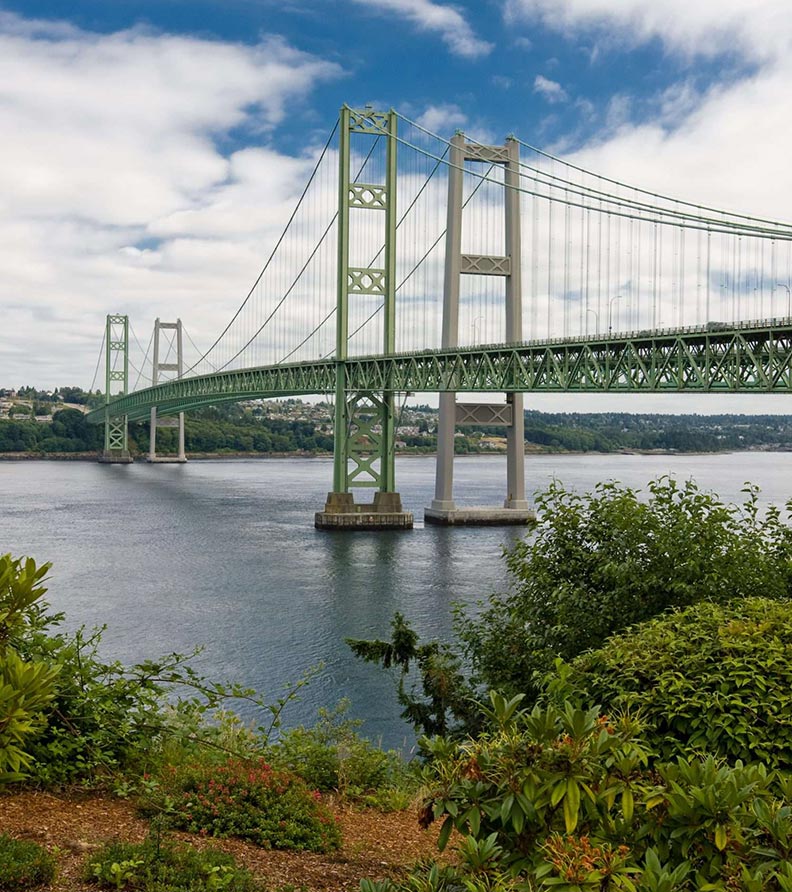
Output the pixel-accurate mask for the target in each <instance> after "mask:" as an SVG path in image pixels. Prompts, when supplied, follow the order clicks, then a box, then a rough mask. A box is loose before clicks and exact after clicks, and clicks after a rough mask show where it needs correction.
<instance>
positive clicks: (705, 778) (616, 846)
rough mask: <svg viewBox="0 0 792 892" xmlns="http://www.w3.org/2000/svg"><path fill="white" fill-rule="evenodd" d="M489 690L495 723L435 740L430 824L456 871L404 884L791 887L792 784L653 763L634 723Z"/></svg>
mask: <svg viewBox="0 0 792 892" xmlns="http://www.w3.org/2000/svg"><path fill="white" fill-rule="evenodd" d="M519 699H520V698H519V697H515V698H514V699H512V700H510V701H507V700H505V699H504V698H503V697H502V696H500V695H498V694H495V693H493V694H491V702H492V709H491V710H490V716H489V718H490V721H491V724H492V727H493V728H494V730H493V731H492V732H491V733H490V734H488V735H483V736H481V737H480V738H478V739H477V740H468V741H466V742H464V743H454V742H453V741H449V740H444V739H440V738H437V739H435V740H434V741H432V742H431V743H430V745H429V746H430V749H431V752H432V753H433V756H434V760H433V762H432V763H430V764H429V765H428V766H427V768H426V781H427V784H428V785H429V786H428V790H429V796H428V799H427V802H426V806H425V809H424V812H423V815H422V820H423V823H424V824H429V823H430V822H431V821H432V820H434V819H437V818H442V819H443V821H444V823H443V827H442V829H441V831H440V836H439V845H440V847H441V848H442V847H444V846H445V845H446V844H447V843H448V840H449V837H450V835H451V833H452V831H453V830H454V829H456V830H458V831H460V832H461V833H462V834H463V835H464V837H465V840H464V842H463V846H462V851H463V858H462V861H463V863H462V866H461V868H459V867H458V868H450V869H448V870H446V871H445V872H436V877H435V879H434V880H432V879H431V878H430V877H429V876H428V875H427V871H425V870H424V871H421V872H419V874H418V875H417V876H414V877H413V878H412V879H411V880H410V881H409V883H408V885H407V886H406V887H405V888H410V889H426V890H427V892H428V890H430V889H437V890H439V889H449V890H450V889H457V888H459V889H468V890H471V892H477V890H485V889H495V888H499V889H504V890H506V889H515V890H516V889H538V888H545V887H552V888H554V889H558V890H567V892H572V890H583V889H590V890H592V892H593V890H595V889H596V890H616V889H623V890H628V892H635V890H641V892H672V890H678V892H683V890H685V892H688V890H689V892H693V890H705V889H709V890H713V892H715V890H735V892H737V890H745V892H789V890H792V806H790V805H789V804H788V803H789V801H790V794H792V781H790V779H789V778H785V777H779V776H777V775H775V773H774V772H769V771H767V770H766V769H765V768H764V766H762V765H757V764H754V765H743V764H742V763H739V762H738V763H737V764H736V765H735V766H733V767H730V766H727V765H723V764H720V763H719V762H718V761H717V760H716V759H715V758H714V757H711V756H710V757H706V758H690V759H682V758H679V759H676V760H674V761H673V762H671V763H668V764H663V765H655V766H654V767H652V768H651V769H650V768H648V767H647V761H648V758H647V751H646V747H645V745H644V743H643V742H642V740H641V739H640V735H639V733H638V732H639V728H638V727H637V726H636V724H635V723H634V722H633V721H631V720H628V719H626V718H621V719H618V720H616V719H610V718H608V717H607V716H601V715H599V711H598V710H597V709H596V708H595V709H589V710H585V709H581V708H577V707H574V706H573V705H572V704H570V703H566V704H564V706H563V707H559V706H556V705H554V704H548V705H545V706H535V707H534V708H533V710H532V711H530V712H528V711H526V710H521V709H520V708H519Z"/></svg>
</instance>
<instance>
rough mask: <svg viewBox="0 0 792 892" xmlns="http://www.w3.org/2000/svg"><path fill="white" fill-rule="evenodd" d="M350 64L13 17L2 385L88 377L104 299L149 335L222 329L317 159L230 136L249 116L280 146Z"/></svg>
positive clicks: (2, 147) (6, 86) (4, 162)
mask: <svg viewBox="0 0 792 892" xmlns="http://www.w3.org/2000/svg"><path fill="white" fill-rule="evenodd" d="M339 71H340V70H339V69H338V68H337V67H336V66H334V65H331V64H328V63H326V62H324V61H322V60H321V59H318V58H315V57H313V56H310V55H308V54H305V53H302V52H299V51H298V50H296V49H294V48H293V47H291V46H289V45H288V44H287V43H285V42H284V41H283V40H281V39H279V38H276V37H264V38H262V40H261V42H260V43H258V44H257V45H254V46H243V45H236V44H232V43H227V42H220V41H210V40H201V39H195V38H187V37H179V36H173V35H168V34H159V33H153V32H150V31H146V30H142V29H133V30H128V31H121V32H117V33H114V34H106V35H103V34H94V33H90V32H86V31H82V30H78V29H76V28H74V27H72V26H69V25H66V24H62V23H51V22H31V21H27V20H24V19H21V18H19V17H15V16H11V15H8V14H5V15H2V16H0V132H2V134H3V139H2V143H0V268H2V270H3V275H2V277H1V278H0V309H2V323H1V324H0V325H1V327H2V337H0V383H2V384H5V385H9V384H16V385H18V384H21V383H23V382H25V381H30V380H31V379H32V378H35V382H36V383H37V384H38V385H39V386H45V385H49V386H54V385H55V384H58V383H63V382H67V381H74V382H79V383H82V384H83V385H85V384H87V383H90V379H91V375H92V374H93V367H94V363H95V360H96V354H97V351H98V343H99V339H100V338H101V331H102V327H103V317H104V314H105V313H107V312H108V311H114V312H129V313H130V314H131V315H132V316H133V323H134V324H135V325H136V328H137V330H138V333H139V335H140V337H141V339H143V338H144V337H145V339H146V340H147V332H146V329H147V328H148V327H149V325H150V324H151V320H152V319H153V318H154V316H157V315H159V316H162V317H163V318H165V317H169V316H173V317H176V316H181V317H182V318H183V319H184V320H185V324H187V325H188V327H189V328H190V329H191V332H192V334H193V336H194V337H197V338H199V339H200V340H201V341H203V342H204V343H206V342H207V340H208V339H209V338H210V337H211V336H213V335H214V334H216V332H217V331H219V330H220V329H221V328H222V326H223V325H224V324H225V322H226V321H227V319H228V317H229V316H230V314H231V313H232V312H233V311H234V310H235V309H236V307H237V306H238V305H239V302H240V299H241V296H243V295H244V294H245V293H246V291H247V288H248V287H249V284H250V282H251V280H252V279H253V278H254V277H255V275H256V274H257V272H258V270H259V269H260V267H261V262H262V255H263V253H264V248H265V246H266V245H267V244H272V243H273V242H274V239H275V237H276V236H277V234H278V232H279V231H280V229H281V228H282V225H283V222H284V221H285V219H286V218H287V216H288V214H289V212H290V210H291V207H292V206H293V204H294V201H295V198H296V196H297V195H298V194H299V191H300V189H301V188H302V186H303V184H304V182H305V180H306V178H307V175H308V172H309V171H310V169H311V167H312V166H313V160H312V158H310V157H305V158H304V157H288V156H284V155H281V154H279V153H278V152H276V151H274V150H273V149H271V148H268V147H266V146H262V147H254V148H246V149H243V150H241V151H236V152H231V153H230V154H224V153H223V152H221V151H220V150H219V149H218V146H217V143H216V140H217V139H218V138H222V137H226V136H228V135H230V133H231V131H232V130H233V129H234V128H238V127H245V128H249V130H251V131H254V132H257V133H258V134H259V135H260V139H261V141H263V142H266V140H267V136H268V134H269V132H270V131H271V130H272V129H273V128H274V127H275V126H277V124H278V123H279V122H280V121H281V120H282V118H283V116H284V114H285V108H286V105H287V103H295V104H296V107H299V104H298V103H299V100H300V99H301V98H302V97H304V96H306V94H307V93H308V92H309V91H310V90H311V89H312V87H313V86H314V85H315V84H316V83H317V82H318V81H321V80H324V79H328V78H332V77H335V76H337V75H338V74H339ZM197 305H200V306H201V312H200V314H199V313H197V312H196V309H195V308H196V306H197ZM54 343H57V344H58V349H57V350H53V349H52V345H53V344H54ZM20 347H22V348H23V349H22V350H20ZM31 358H35V361H36V367H35V374H34V373H33V369H32V367H31Z"/></svg>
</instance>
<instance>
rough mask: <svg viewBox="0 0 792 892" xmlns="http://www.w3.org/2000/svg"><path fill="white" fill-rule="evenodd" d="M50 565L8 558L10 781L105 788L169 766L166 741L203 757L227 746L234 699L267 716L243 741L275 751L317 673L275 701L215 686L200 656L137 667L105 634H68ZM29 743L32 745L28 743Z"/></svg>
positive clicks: (2, 571) (1, 585)
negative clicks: (46, 583)
mask: <svg viewBox="0 0 792 892" xmlns="http://www.w3.org/2000/svg"><path fill="white" fill-rule="evenodd" d="M49 567H50V565H49V564H46V565H44V566H42V567H40V568H37V567H36V565H35V562H34V561H32V560H31V559H30V558H27V559H26V560H25V561H24V562H23V561H21V560H17V561H14V560H12V559H11V558H10V556H8V555H6V556H5V557H0V682H1V684H0V709H1V710H2V712H3V713H6V714H7V715H8V716H9V717H10V721H9V722H7V723H5V724H4V725H2V724H0V784H1V783H3V781H4V780H5V781H7V780H13V779H19V778H21V777H22V776H23V771H27V773H28V775H29V776H30V778H31V779H32V780H34V781H35V782H37V783H40V784H43V785H46V786H52V785H63V784H67V783H73V782H76V781H80V782H82V783H84V784H97V783H103V782H105V781H106V780H107V779H108V778H109V777H110V776H111V775H113V774H118V773H126V774H134V775H139V774H142V773H143V772H144V771H145V770H147V769H154V768H156V767H157V766H158V765H159V764H161V762H162V758H163V755H164V749H165V746H166V744H167V745H169V746H173V745H174V741H178V745H175V746H173V749H174V751H175V750H179V749H181V750H182V752H194V751H195V749H196V747H198V746H200V745H202V744H203V743H206V744H208V745H209V746H216V745H218V739H220V740H221V741H222V738H223V736H224V735H226V734H227V733H229V732H230V731H231V730H232V729H230V725H229V722H228V721H226V720H224V719H223V718H222V715H221V719H220V721H219V723H218V722H214V721H212V719H214V717H215V716H216V715H217V714H218V712H219V711H220V710H222V708H223V707H224V706H225V705H226V704H227V703H228V702H229V701H238V700H243V701H244V702H245V703H246V705H247V706H248V708H249V707H251V706H252V707H254V708H256V709H257V710H258V711H259V713H260V714H262V715H263V717H264V719H263V721H262V723H261V724H260V725H259V726H258V727H256V728H255V732H252V731H251V729H245V728H241V727H238V728H236V729H235V730H236V736H237V739H238V740H240V741H241V740H242V738H243V737H247V738H248V740H247V743H249V742H250V738H251V737H253V736H255V737H257V746H258V748H259V749H260V748H262V747H263V746H265V745H266V743H267V741H268V739H269V736H270V735H271V734H272V732H273V731H274V730H275V729H277V728H278V727H279V725H280V720H281V713H282V711H283V709H284V708H285V707H286V706H287V704H288V703H289V702H290V701H291V700H292V699H294V698H295V697H296V696H297V693H298V691H299V690H300V688H301V687H303V686H304V685H305V684H307V683H308V680H309V678H310V676H311V673H310V672H309V673H307V674H306V675H305V676H303V678H301V679H300V680H299V681H297V682H296V684H294V685H292V686H291V687H290V688H288V689H287V691H286V693H285V694H284V695H283V696H282V697H280V698H278V699H277V700H276V701H275V702H274V703H268V702H265V701H264V699H263V698H261V697H260V696H259V695H258V694H257V693H256V692H255V691H253V690H250V689H248V688H243V687H241V686H240V685H223V684H218V683H216V682H212V681H209V680H207V679H206V678H204V677H202V676H201V675H199V674H198V673H197V672H196V671H195V670H194V669H193V668H192V666H191V659H192V657H194V656H195V655H197V654H198V653H199V652H200V649H196V650H195V651H194V652H193V653H192V654H188V655H183V654H176V653H174V654H169V655H167V656H165V657H164V658H162V659H160V660H145V661H143V662H141V663H137V664H135V665H133V666H125V665H123V664H122V663H120V662H117V661H115V662H107V661H105V660H103V659H102V658H101V656H100V654H99V647H100V644H101V637H102V632H103V629H95V630H93V632H90V633H87V632H86V631H85V629H84V628H82V629H78V630H77V631H76V632H75V633H73V634H66V633H64V632H61V631H59V628H58V627H59V626H60V624H61V622H62V621H63V614H62V613H56V614H50V613H49V612H48V610H49V607H48V605H47V604H46V602H44V601H42V600H41V598H42V595H43V594H44V593H45V592H46V588H44V587H43V586H42V585H41V584H40V583H41V581H42V578H43V576H44V575H45V574H46V572H47V571H48V569H49ZM23 744H24V749H23V748H22V745H23Z"/></svg>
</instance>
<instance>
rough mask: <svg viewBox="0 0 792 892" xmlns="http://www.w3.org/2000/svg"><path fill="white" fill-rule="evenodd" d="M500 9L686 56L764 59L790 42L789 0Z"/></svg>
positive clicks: (534, 2) (626, 0)
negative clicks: (655, 42) (652, 43)
mask: <svg viewBox="0 0 792 892" xmlns="http://www.w3.org/2000/svg"><path fill="white" fill-rule="evenodd" d="M504 8H505V10H506V15H507V18H508V19H510V20H520V19H525V20H539V21H542V22H543V23H544V24H546V25H547V26H549V27H551V28H554V29H557V30H561V31H564V32H567V33H575V32H578V31H581V30H596V31H602V32H606V33H609V34H611V35H613V36H619V37H621V38H622V39H624V40H626V41H628V42H631V43H641V42H645V41H647V40H650V39H652V38H658V39H660V40H662V41H663V42H664V43H665V44H666V46H667V47H668V48H670V49H673V50H676V51H679V52H683V53H685V54H689V55H701V56H714V55H717V54H720V53H723V52H732V51H738V52H741V53H743V54H744V55H746V56H748V57H750V58H752V59H755V60H763V59H767V58H771V57H777V56H778V55H779V54H780V53H781V52H784V51H787V50H788V49H789V47H790V44H791V43H792V15H790V7H789V0H696V2H695V3H691V2H689V0H618V2H613V0H506V2H505V7H504Z"/></svg>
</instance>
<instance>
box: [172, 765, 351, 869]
mask: <svg viewBox="0 0 792 892" xmlns="http://www.w3.org/2000/svg"><path fill="white" fill-rule="evenodd" d="M158 792H159V796H160V802H159V805H160V807H161V808H162V809H163V810H167V811H168V813H169V815H170V819H171V821H172V823H173V825H174V826H176V827H181V828H182V829H185V830H189V831H191V832H192V833H203V834H208V835H210V836H220V837H224V836H236V837H239V838H240V839H248V840H250V841H251V842H255V843H256V844H258V845H260V846H264V847H266V848H273V849H296V850H305V851H311V852H326V851H329V850H331V849H335V848H338V846H339V845H340V842H341V837H340V834H339V831H338V827H337V826H336V823H335V819H334V818H333V816H332V814H331V812H330V811H329V810H328V809H327V808H326V807H325V806H324V805H323V804H322V801H321V795H320V794H319V792H317V791H312V790H310V789H309V788H308V787H307V786H306V784H305V783H304V782H303V781H302V780H300V778H298V777H296V776H295V775H293V774H290V773H288V772H286V771H279V770H277V769H274V768H272V767H271V766H270V765H269V764H268V763H267V762H265V761H264V760H263V759H258V760H248V761H243V760H240V759H229V760H227V761H225V762H223V763H221V764H219V765H217V764H211V763H207V762H199V763H195V764H193V765H185V766H181V767H179V768H177V767H175V766H171V767H170V768H166V769H165V771H164V773H163V782H162V786H161V788H160V789H159V791H158Z"/></svg>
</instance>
